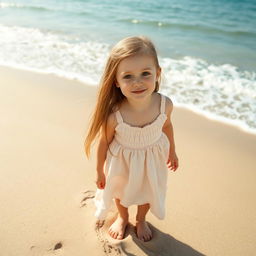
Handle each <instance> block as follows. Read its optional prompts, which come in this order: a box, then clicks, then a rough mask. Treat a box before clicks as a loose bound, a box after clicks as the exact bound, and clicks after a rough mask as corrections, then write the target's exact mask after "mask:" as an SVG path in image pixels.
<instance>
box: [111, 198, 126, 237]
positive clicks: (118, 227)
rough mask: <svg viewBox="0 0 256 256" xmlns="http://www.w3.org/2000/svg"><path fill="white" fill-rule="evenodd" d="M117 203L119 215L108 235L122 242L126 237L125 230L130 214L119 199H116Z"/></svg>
mask: <svg viewBox="0 0 256 256" xmlns="http://www.w3.org/2000/svg"><path fill="white" fill-rule="evenodd" d="M115 202H116V206H117V209H118V213H119V214H118V217H117V218H116V220H115V221H114V223H113V224H112V225H111V226H110V228H109V230H108V233H109V234H110V236H111V237H113V238H115V239H119V240H121V239H123V237H124V232H125V228H126V226H127V224H128V219H129V213H128V208H126V207H123V206H122V205H121V204H120V200H119V199H115Z"/></svg>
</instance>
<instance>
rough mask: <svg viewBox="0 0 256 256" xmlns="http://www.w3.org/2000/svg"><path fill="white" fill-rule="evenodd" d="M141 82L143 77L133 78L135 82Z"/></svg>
mask: <svg viewBox="0 0 256 256" xmlns="http://www.w3.org/2000/svg"><path fill="white" fill-rule="evenodd" d="M140 83H141V77H135V78H134V79H133V84H140Z"/></svg>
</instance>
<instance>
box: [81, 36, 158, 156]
mask: <svg viewBox="0 0 256 256" xmlns="http://www.w3.org/2000/svg"><path fill="white" fill-rule="evenodd" d="M137 54H145V55H150V56H152V57H153V59H154V61H155V64H156V68H157V69H158V68H160V66H159V62H158V58H157V53H156V50H155V47H154V45H153V43H152V42H151V41H150V40H149V39H148V38H146V37H144V36H138V37H127V38H124V39H123V40H121V41H119V42H118V43H117V44H116V45H115V46H114V47H113V48H112V50H111V52H110V55H109V58H108V60H107V63H106V66H105V70H104V72H103V75H102V77H101V81H100V86H99V87H100V90H99V92H98V96H97V103H96V107H95V111H94V113H93V116H92V118H91V120H90V127H89V130H88V133H87V136H86V139H85V143H84V146H85V153H86V155H87V158H89V156H90V148H91V145H92V143H93V141H94V140H95V139H96V137H97V136H99V134H100V132H101V129H104V130H105V135H106V128H107V120H108V117H109V115H110V114H111V113H112V112H113V111H114V109H115V108H116V107H119V106H120V104H121V102H122V100H123V99H124V98H125V96H124V95H123V94H122V92H121V91H120V88H117V87H116V72H117V67H118V64H119V63H120V62H121V61H122V60H123V59H125V58H127V57H130V56H134V55H137ZM158 90H159V83H158V81H157V82H156V87H155V92H157V91H158Z"/></svg>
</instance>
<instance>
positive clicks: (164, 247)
mask: <svg viewBox="0 0 256 256" xmlns="http://www.w3.org/2000/svg"><path fill="white" fill-rule="evenodd" d="M148 225H149V226H150V228H151V230H152V232H153V239H152V240H150V241H148V242H143V241H141V240H139V239H138V238H137V236H136V233H135V227H134V226H133V225H132V224H131V223H129V225H128V227H127V229H126V234H125V237H127V236H129V235H130V236H131V237H132V240H133V241H134V243H135V244H136V245H137V246H138V247H139V248H140V249H141V250H142V251H143V252H144V253H145V254H146V255H149V256H202V255H205V254H202V253H200V252H198V251H196V250H195V249H193V248H192V247H191V246H189V245H187V244H185V243H182V242H180V241H178V240H177V239H175V238H174V237H172V236H171V235H169V234H167V233H164V232H162V231H160V230H159V229H157V228H156V227H154V226H153V225H152V224H150V223H148ZM120 247H121V249H122V251H123V252H124V254H125V255H128V256H138V255H135V254H132V253H129V252H128V251H126V249H125V246H123V243H120Z"/></svg>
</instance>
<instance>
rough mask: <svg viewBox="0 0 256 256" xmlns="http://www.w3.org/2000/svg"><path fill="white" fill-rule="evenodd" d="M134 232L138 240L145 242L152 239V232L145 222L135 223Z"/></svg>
mask: <svg viewBox="0 0 256 256" xmlns="http://www.w3.org/2000/svg"><path fill="white" fill-rule="evenodd" d="M136 230H137V236H138V238H139V239H140V240H142V241H144V242H147V241H149V240H151V239H152V231H151V230H150V228H149V226H148V224H147V222H146V221H136Z"/></svg>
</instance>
